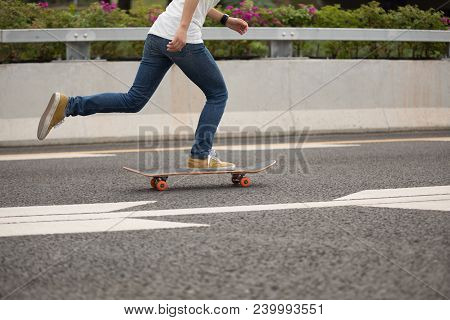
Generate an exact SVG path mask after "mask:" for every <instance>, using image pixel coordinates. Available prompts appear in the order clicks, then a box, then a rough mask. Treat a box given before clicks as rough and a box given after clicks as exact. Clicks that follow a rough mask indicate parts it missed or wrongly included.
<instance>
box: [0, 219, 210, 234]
mask: <svg viewBox="0 0 450 320" xmlns="http://www.w3.org/2000/svg"><path fill="white" fill-rule="evenodd" d="M204 226H208V225H204V224H194V223H180V222H167V221H154V220H145V219H106V220H79V221H59V222H54V221H53V222H38V223H18V224H0V236H1V237H11V236H25V235H28V236H29V235H41V234H59V233H86V232H111V231H131V230H151V229H171V228H187V227H204Z"/></svg>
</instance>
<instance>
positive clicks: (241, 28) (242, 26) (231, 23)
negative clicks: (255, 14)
mask: <svg viewBox="0 0 450 320" xmlns="http://www.w3.org/2000/svg"><path fill="white" fill-rule="evenodd" d="M225 26H226V27H228V28H230V29H231V30H234V31H236V32H239V33H240V34H244V33H246V32H247V30H248V24H247V22H245V21H244V20H242V19H240V18H232V17H229V18H228V20H227V22H226V23H225Z"/></svg>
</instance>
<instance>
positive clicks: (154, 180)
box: [150, 178, 156, 188]
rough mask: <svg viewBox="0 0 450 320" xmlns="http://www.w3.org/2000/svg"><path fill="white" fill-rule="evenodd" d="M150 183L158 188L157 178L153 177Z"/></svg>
mask: <svg viewBox="0 0 450 320" xmlns="http://www.w3.org/2000/svg"><path fill="white" fill-rule="evenodd" d="M150 185H151V186H152V188H156V179H155V178H152V180H150Z"/></svg>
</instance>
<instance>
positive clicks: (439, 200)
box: [0, 194, 450, 224]
mask: <svg viewBox="0 0 450 320" xmlns="http://www.w3.org/2000/svg"><path fill="white" fill-rule="evenodd" d="M448 201H450V194H449V195H437V196H418V197H414V198H410V197H398V198H383V199H359V200H345V201H344V200H333V201H319V202H298V203H277V204H264V205H250V206H232V207H206V208H189V209H165V210H148V211H121V212H111V213H92V214H88V213H85V214H60V215H58V216H31V217H4V218H2V217H0V224H6V223H29V222H47V221H75V220H99V219H118V218H122V219H123V218H152V217H164V216H184V215H201V214H217V213H234V212H260V211H276V210H293V209H311V208H331V207H348V206H362V207H392V208H400V207H402V206H405V208H407V207H406V206H408V205H409V206H417V207H421V208H423V209H424V210H441V211H448V210H450V208H449V207H448V206H447V207H446V206H445V204H446V202H448Z"/></svg>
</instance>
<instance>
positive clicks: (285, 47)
mask: <svg viewBox="0 0 450 320" xmlns="http://www.w3.org/2000/svg"><path fill="white" fill-rule="evenodd" d="M270 57H271V58H277V57H292V41H289V40H271V41H270Z"/></svg>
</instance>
